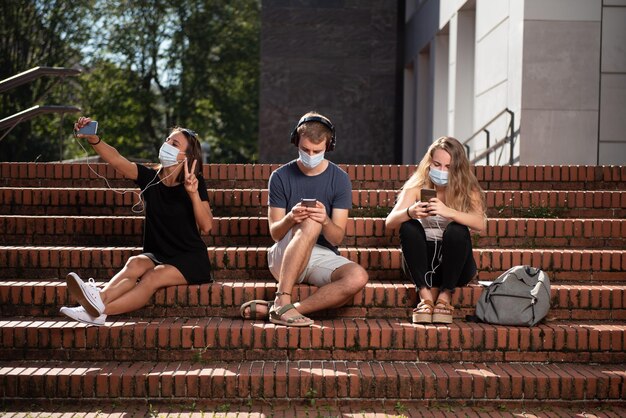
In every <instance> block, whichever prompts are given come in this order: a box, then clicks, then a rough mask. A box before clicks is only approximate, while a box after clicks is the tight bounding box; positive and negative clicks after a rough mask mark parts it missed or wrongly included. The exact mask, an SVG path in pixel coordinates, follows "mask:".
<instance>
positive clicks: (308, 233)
mask: <svg viewBox="0 0 626 418" xmlns="http://www.w3.org/2000/svg"><path fill="white" fill-rule="evenodd" d="M291 142H292V143H293V144H294V145H295V146H297V147H298V153H299V158H298V159H296V160H293V161H291V162H289V163H287V164H285V165H283V166H281V167H280V168H278V169H277V170H276V171H274V172H273V173H272V175H271V176H270V180H269V208H268V220H269V228H270V234H271V235H272V238H273V239H274V241H276V243H275V244H274V245H273V246H272V247H271V248H270V250H269V251H268V257H267V258H268V265H269V269H270V271H271V272H272V275H273V276H274V278H275V279H276V280H277V281H278V291H277V292H276V298H275V299H274V302H273V303H271V302H266V301H262V300H255V301H249V302H246V303H244V304H243V305H242V306H241V314H242V316H243V317H244V318H246V319H248V318H251V319H256V318H266V317H267V316H268V314H269V320H270V322H272V323H274V324H279V325H288V326H309V325H312V324H313V321H312V320H311V319H309V318H307V317H306V316H305V315H306V314H310V313H313V312H317V311H320V310H323V309H328V308H338V307H340V306H343V305H345V304H346V303H348V302H350V301H351V300H352V299H353V298H354V295H355V294H356V293H357V292H359V291H360V290H361V289H362V288H363V287H364V286H365V284H366V283H367V280H368V277H367V272H366V271H365V269H363V267H361V266H360V265H358V264H356V263H354V262H352V261H350V260H348V259H347V258H345V257H342V256H341V255H339V251H338V249H337V246H338V245H339V244H340V243H341V241H342V240H343V237H344V236H345V233H346V224H347V222H348V211H349V210H350V209H351V208H352V185H351V182H350V178H349V177H348V174H347V173H346V172H345V171H343V170H342V169H340V168H339V167H338V166H337V165H335V164H333V163H332V162H330V161H328V160H326V159H325V158H324V153H325V152H326V151H332V150H333V149H334V147H335V128H334V127H333V125H332V123H331V122H330V120H329V119H328V118H326V117H324V116H322V115H320V114H318V113H315V112H309V113H307V114H305V115H304V116H302V118H301V119H300V121H299V122H298V124H297V125H296V128H295V129H294V131H293V133H292V135H291ZM303 199H304V200H303ZM296 283H306V284H311V285H314V286H317V287H319V289H318V290H317V291H316V292H314V293H313V294H311V295H310V296H309V297H307V298H305V299H303V300H300V301H299V302H295V303H292V290H293V287H294V285H295V284H296Z"/></svg>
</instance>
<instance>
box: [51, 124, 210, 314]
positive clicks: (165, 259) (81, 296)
mask: <svg viewBox="0 0 626 418" xmlns="http://www.w3.org/2000/svg"><path fill="white" fill-rule="evenodd" d="M90 121H91V119H89V118H86V117H81V118H80V119H79V120H78V122H76V124H75V125H74V129H75V131H78V130H79V129H80V128H82V127H83V126H85V125H87V124H88V123H89V122H90ZM77 137H79V138H85V139H86V140H87V142H88V143H89V144H90V145H91V146H92V147H93V148H94V150H95V151H96V152H97V153H98V155H100V157H101V158H102V159H103V160H104V161H105V162H107V163H109V164H111V166H113V168H114V169H115V170H116V171H118V172H119V173H121V174H122V175H123V176H124V177H125V178H129V179H132V180H133V181H134V182H135V183H136V184H137V185H138V186H139V187H140V188H141V193H140V197H141V196H143V201H144V202H145V203H144V206H145V213H146V215H145V222H144V237H143V252H142V254H139V255H135V256H132V257H130V258H129V259H128V261H127V262H126V265H125V266H124V267H123V268H122V270H120V271H119V272H118V273H117V274H116V275H115V276H113V278H112V279H111V280H110V281H109V282H108V283H107V284H106V285H105V286H104V288H102V290H100V289H98V288H97V287H96V285H95V283H94V280H93V279H89V281H88V282H84V281H83V280H81V278H80V277H79V276H78V275H77V274H76V273H69V274H68V275H67V286H68V289H69V291H70V293H71V294H72V295H73V296H74V297H75V298H76V299H77V300H78V302H79V304H80V306H77V307H75V308H69V307H63V308H61V313H63V314H65V315H67V316H69V317H70V318H72V319H75V320H77V321H80V322H84V323H87V324H92V325H104V323H105V319H106V317H107V315H116V314H121V313H126V312H131V311H134V310H137V309H139V308H141V307H143V306H145V305H146V303H148V301H149V300H150V298H151V297H152V295H154V293H155V292H156V291H157V290H158V289H160V288H163V287H166V286H175V285H183V284H188V283H191V284H199V283H207V282H210V281H212V277H211V265H210V262H209V257H208V254H207V248H206V245H205V244H204V241H203V240H202V238H201V236H200V234H201V233H202V234H206V233H208V232H209V231H210V230H211V226H212V223H213V215H212V213H211V207H210V206H209V202H208V200H209V199H208V194H207V189H206V185H205V183H204V179H203V177H202V152H201V148H200V142H199V141H198V138H197V136H196V134H195V133H194V132H193V131H191V130H189V129H185V128H180V127H176V128H173V129H172V131H171V132H170V135H169V136H168V137H167V139H166V141H165V143H164V144H163V145H162V146H161V149H160V151H159V160H160V162H161V167H160V168H159V169H158V170H155V169H152V168H148V167H145V166H143V165H140V164H136V163H132V162H130V161H128V160H127V159H126V158H124V157H123V156H122V155H120V153H119V152H118V151H117V150H116V149H115V148H113V147H112V146H110V145H108V144H106V143H105V142H103V141H102V140H101V139H100V138H99V137H98V136H97V135H82V134H78V135H77Z"/></svg>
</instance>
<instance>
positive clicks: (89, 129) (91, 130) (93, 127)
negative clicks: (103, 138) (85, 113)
mask: <svg viewBox="0 0 626 418" xmlns="http://www.w3.org/2000/svg"><path fill="white" fill-rule="evenodd" d="M96 132H98V122H97V121H95V120H92V121H91V122H89V123H88V124H87V125H85V126H83V127H82V128H80V129H79V130H78V132H76V133H77V134H83V135H95V134H96Z"/></svg>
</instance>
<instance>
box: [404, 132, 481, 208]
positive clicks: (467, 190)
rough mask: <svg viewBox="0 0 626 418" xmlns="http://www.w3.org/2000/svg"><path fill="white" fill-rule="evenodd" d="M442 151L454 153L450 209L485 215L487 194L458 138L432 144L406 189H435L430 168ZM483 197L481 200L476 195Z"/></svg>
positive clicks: (451, 172)
mask: <svg viewBox="0 0 626 418" xmlns="http://www.w3.org/2000/svg"><path fill="white" fill-rule="evenodd" d="M438 149H441V150H444V151H446V152H447V153H448V154H450V157H451V159H450V168H449V170H448V186H447V187H446V206H448V207H450V208H452V209H455V210H458V211H461V212H471V211H474V210H477V209H480V210H481V211H482V212H483V216H484V214H485V193H484V191H483V189H482V188H481V187H480V184H479V183H478V179H477V178H476V176H475V175H474V173H473V171H472V170H471V168H470V163H469V160H468V159H467V156H466V155H465V149H464V148H463V145H462V144H461V143H460V142H459V141H458V140H457V139H455V138H452V137H449V136H442V137H441V138H439V139H437V140H436V141H435V142H433V143H432V144H431V146H430V147H429V148H428V151H427V152H426V155H424V158H422V161H421V162H420V163H419V165H418V167H417V170H415V173H413V175H412V176H411V177H409V179H408V180H407V181H406V183H404V186H402V189H403V190H407V189H412V188H414V187H415V188H418V189H422V188H426V189H434V188H435V185H434V184H433V182H432V181H431V180H430V177H429V175H428V174H429V172H430V165H431V163H432V161H433V155H434V153H435V151H436V150H438ZM477 194H478V196H480V198H479V199H478V200H477V199H476V197H475V196H476V195H477Z"/></svg>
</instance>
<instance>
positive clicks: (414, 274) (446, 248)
mask: <svg viewBox="0 0 626 418" xmlns="http://www.w3.org/2000/svg"><path fill="white" fill-rule="evenodd" d="M424 189H434V190H435V192H433V193H432V196H431V197H426V196H427V194H428V191H423V190H424ZM422 194H423V195H424V197H422ZM485 219H486V217H485V204H484V193H483V191H482V189H481V188H480V185H479V184H478V180H477V179H476V176H474V173H473V172H472V170H471V169H470V164H469V161H468V159H467V156H466V155H465V150H464V148H463V145H462V144H461V143H460V142H459V141H457V140H456V139H454V138H451V137H441V138H439V139H437V140H436V141H435V142H434V143H433V144H432V145H431V146H430V147H429V148H428V151H427V152H426V155H425V156H424V158H422V161H421V162H420V164H419V166H418V167H417V170H416V171H415V173H414V174H413V175H412V176H411V177H410V178H409V179H408V180H407V181H406V183H405V184H404V186H402V190H401V192H400V195H399V196H398V201H397V203H396V205H395V206H394V208H393V210H392V211H391V213H389V215H388V216H387V219H386V220H385V225H386V227H388V228H394V229H396V228H399V229H400V241H401V244H402V255H403V267H404V270H405V272H406V273H407V275H408V276H409V277H410V278H411V279H412V280H413V282H414V283H415V286H416V287H417V289H418V296H419V300H420V301H419V303H418V305H417V307H416V308H415V309H414V310H413V318H412V320H413V323H416V324H425V323H444V324H450V323H452V317H453V312H454V307H453V306H452V305H451V304H450V300H451V298H452V293H453V292H454V289H455V288H457V287H460V286H464V285H466V284H467V283H469V281H470V280H471V279H472V278H473V277H474V276H475V274H476V263H475V261H474V257H473V255H472V240H471V235H470V232H469V230H470V229H471V230H473V231H477V232H479V231H481V230H482V229H483V228H484V227H485Z"/></svg>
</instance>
